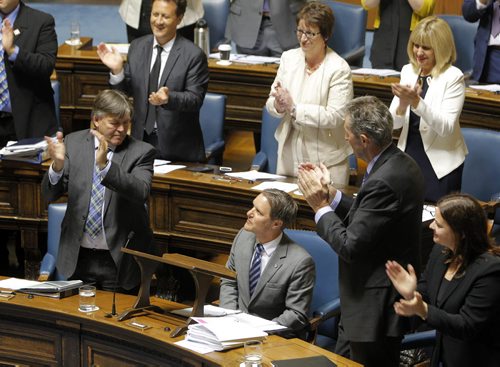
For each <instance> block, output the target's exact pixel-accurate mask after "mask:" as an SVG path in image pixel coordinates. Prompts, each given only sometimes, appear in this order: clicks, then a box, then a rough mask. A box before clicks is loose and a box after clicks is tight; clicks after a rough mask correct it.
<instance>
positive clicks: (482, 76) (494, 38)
mask: <svg viewBox="0 0 500 367" xmlns="http://www.w3.org/2000/svg"><path fill="white" fill-rule="evenodd" d="M462 14H463V16H464V18H465V20H467V21H468V22H477V21H478V20H479V27H478V28H477V33H476V38H475V40H474V66H473V68H472V75H471V79H472V80H476V81H479V82H481V83H488V84H498V83H500V0H464V2H463V4H462Z"/></svg>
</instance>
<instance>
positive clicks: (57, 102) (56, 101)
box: [50, 80, 61, 129]
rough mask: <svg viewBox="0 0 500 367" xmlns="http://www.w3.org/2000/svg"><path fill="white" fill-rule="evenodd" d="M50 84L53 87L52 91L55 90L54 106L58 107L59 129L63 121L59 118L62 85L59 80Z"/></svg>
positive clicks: (57, 119)
mask: <svg viewBox="0 0 500 367" xmlns="http://www.w3.org/2000/svg"><path fill="white" fill-rule="evenodd" d="M50 84H51V85H52V89H53V90H54V104H55V106H56V121H57V128H58V129H59V128H60V127H61V120H60V117H59V113H60V111H59V110H60V107H61V83H59V81H58V80H51V81H50Z"/></svg>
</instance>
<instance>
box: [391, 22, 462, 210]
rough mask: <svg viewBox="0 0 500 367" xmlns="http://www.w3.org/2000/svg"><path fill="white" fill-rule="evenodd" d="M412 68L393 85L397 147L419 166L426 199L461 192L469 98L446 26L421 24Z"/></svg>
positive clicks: (412, 47) (413, 40)
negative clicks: (463, 126) (464, 116)
mask: <svg viewBox="0 0 500 367" xmlns="http://www.w3.org/2000/svg"><path fill="white" fill-rule="evenodd" d="M407 52H408V56H409V58H410V64H408V65H405V66H404V67H403V69H402V70H401V81H400V83H399V84H398V83H394V84H392V93H393V94H394V99H393V100H392V103H391V106H390V110H391V113H392V116H393V118H394V129H399V128H401V127H402V128H403V129H402V131H401V135H400V137H399V142H398V147H399V148H400V149H401V150H403V151H405V152H406V153H408V154H409V155H410V156H411V157H412V158H413V159H414V160H415V161H416V162H417V163H418V164H419V166H420V168H421V169H422V172H423V174H424V178H425V184H426V192H425V200H427V201H431V202H436V201H438V200H439V198H441V197H442V196H444V195H446V194H448V193H451V192H456V191H460V188H461V180H462V170H463V162H464V160H465V156H466V154H467V147H466V146H465V142H464V139H463V136H462V133H461V131H460V123H459V118H460V113H461V112H462V107H463V104H464V99H465V83H464V76H463V73H462V72H461V71H460V70H459V69H458V68H456V67H454V66H453V65H452V64H453V62H455V60H456V50H455V43H454V40H453V34H452V33H451V29H450V27H449V26H448V24H447V23H446V22H445V21H444V20H442V19H440V18H437V17H434V16H432V17H427V18H425V19H423V20H422V21H421V22H420V23H418V24H417V26H416V27H415V29H414V30H413V32H412V33H411V35H410V40H409V41H408V47H407Z"/></svg>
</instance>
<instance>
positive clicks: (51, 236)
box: [38, 203, 66, 281]
mask: <svg viewBox="0 0 500 367" xmlns="http://www.w3.org/2000/svg"><path fill="white" fill-rule="evenodd" d="M65 213H66V203H62V204H49V209H48V225H47V253H46V254H45V255H44V256H43V259H42V263H41V265H40V276H39V278H38V280H42V281H44V280H48V279H49V278H52V279H54V280H66V279H64V278H63V277H62V276H61V275H60V274H59V273H58V272H57V270H56V260H57V253H58V252H59V240H60V238H61V223H62V220H63V218H64V214H65Z"/></svg>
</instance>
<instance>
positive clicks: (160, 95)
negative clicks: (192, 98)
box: [148, 87, 168, 106]
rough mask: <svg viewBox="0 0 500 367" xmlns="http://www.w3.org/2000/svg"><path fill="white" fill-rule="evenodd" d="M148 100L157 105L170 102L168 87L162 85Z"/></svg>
mask: <svg viewBox="0 0 500 367" xmlns="http://www.w3.org/2000/svg"><path fill="white" fill-rule="evenodd" d="M148 100H149V103H151V104H152V105H155V106H160V105H162V104H165V103H168V87H161V88H160V89H158V91H157V92H153V93H151V94H150V95H149V98H148Z"/></svg>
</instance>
